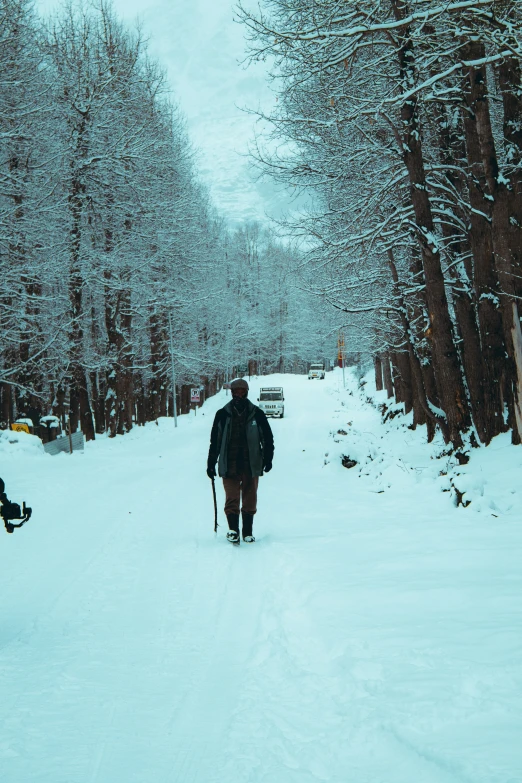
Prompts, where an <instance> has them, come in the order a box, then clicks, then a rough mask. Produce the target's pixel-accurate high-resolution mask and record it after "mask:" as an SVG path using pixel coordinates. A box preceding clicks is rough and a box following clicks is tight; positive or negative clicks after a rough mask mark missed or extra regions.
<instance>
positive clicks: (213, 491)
mask: <svg viewBox="0 0 522 783" xmlns="http://www.w3.org/2000/svg"><path fill="white" fill-rule="evenodd" d="M212 495H213V497H214V533H217V529H218V527H219V525H218V521H217V500H216V483H215V481H214V478H212Z"/></svg>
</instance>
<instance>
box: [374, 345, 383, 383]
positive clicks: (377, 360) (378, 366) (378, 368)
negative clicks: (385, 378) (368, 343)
mask: <svg viewBox="0 0 522 783" xmlns="http://www.w3.org/2000/svg"><path fill="white" fill-rule="evenodd" d="M373 366H374V368H375V388H376V389H377V391H382V389H383V385H382V359H381V357H380V355H379V354H378V353H376V354H375V356H374V357H373Z"/></svg>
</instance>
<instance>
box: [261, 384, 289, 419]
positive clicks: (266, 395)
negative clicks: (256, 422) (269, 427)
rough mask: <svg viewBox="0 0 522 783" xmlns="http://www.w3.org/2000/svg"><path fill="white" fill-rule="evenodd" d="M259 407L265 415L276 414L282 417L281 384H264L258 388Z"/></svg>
mask: <svg viewBox="0 0 522 783" xmlns="http://www.w3.org/2000/svg"><path fill="white" fill-rule="evenodd" d="M257 401H258V403H259V407H260V408H261V410H262V411H263V413H265V414H266V415H267V416H278V417H279V418H280V419H282V418H283V416H284V413H285V406H284V401H285V398H284V396H283V387H282V386H265V387H264V388H263V389H259V397H258V400H257Z"/></svg>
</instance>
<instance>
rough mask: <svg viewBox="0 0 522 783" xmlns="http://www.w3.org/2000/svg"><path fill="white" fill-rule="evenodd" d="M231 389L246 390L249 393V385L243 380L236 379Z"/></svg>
mask: <svg viewBox="0 0 522 783" xmlns="http://www.w3.org/2000/svg"><path fill="white" fill-rule="evenodd" d="M230 388H231V390H232V391H234V389H246V390H247V391H248V383H247V382H246V381H244V380H243V378H236V379H235V380H234V381H232V383H231V384H230Z"/></svg>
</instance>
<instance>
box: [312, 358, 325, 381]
mask: <svg viewBox="0 0 522 783" xmlns="http://www.w3.org/2000/svg"><path fill="white" fill-rule="evenodd" d="M324 375H325V369H324V364H323V362H312V363H311V364H310V369H309V370H308V380H309V381H311V380H312V378H318V379H319V380H320V381H324Z"/></svg>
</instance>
